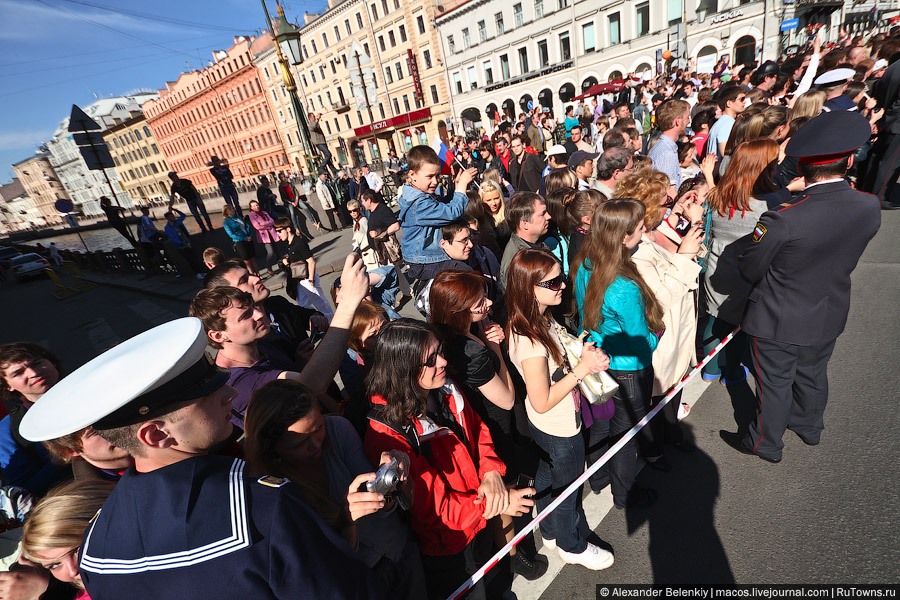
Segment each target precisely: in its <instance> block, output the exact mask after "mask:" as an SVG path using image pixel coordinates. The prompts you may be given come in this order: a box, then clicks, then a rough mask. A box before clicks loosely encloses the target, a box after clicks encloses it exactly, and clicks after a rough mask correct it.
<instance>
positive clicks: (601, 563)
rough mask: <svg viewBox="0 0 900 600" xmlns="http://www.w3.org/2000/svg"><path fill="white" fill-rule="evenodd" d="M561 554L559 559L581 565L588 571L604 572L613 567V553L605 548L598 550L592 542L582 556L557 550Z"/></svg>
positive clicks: (560, 549)
mask: <svg viewBox="0 0 900 600" xmlns="http://www.w3.org/2000/svg"><path fill="white" fill-rule="evenodd" d="M557 551H558V552H559V557H560V558H561V559H562V560H563V562H564V563H566V564H570V565H581V566H582V567H584V568H586V569H590V570H591V571H602V570H603V569H608V568H609V567H611V566H612V564H613V561H614V560H615V559H614V558H613V555H612V552H609V551H607V550H604V549H603V548H598V547H597V546H595V545H594V544H591V543H590V542H589V543H588V545H587V548H585V549H584V552H582V553H580V554H575V553H573V552H566V551H565V550H563V549H562V548H557Z"/></svg>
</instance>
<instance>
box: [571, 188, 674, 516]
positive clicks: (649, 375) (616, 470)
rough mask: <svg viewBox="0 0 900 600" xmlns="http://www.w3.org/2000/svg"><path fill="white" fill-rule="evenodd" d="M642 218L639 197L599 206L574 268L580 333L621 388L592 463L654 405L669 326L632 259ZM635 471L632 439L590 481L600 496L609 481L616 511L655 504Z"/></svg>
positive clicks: (594, 432) (596, 430) (596, 435)
mask: <svg viewBox="0 0 900 600" xmlns="http://www.w3.org/2000/svg"><path fill="white" fill-rule="evenodd" d="M616 189H617V190H618V187H617V188H616ZM644 212H645V211H644V205H643V204H641V203H640V202H639V201H638V200H635V199H633V198H615V199H613V200H610V201H608V202H604V203H603V204H601V205H600V206H599V207H598V208H597V212H595V213H594V218H593V220H592V221H591V231H590V234H589V235H588V239H587V241H586V242H585V245H584V247H583V248H582V249H581V252H580V253H579V255H578V257H577V258H576V259H575V262H574V263H573V265H572V270H573V272H574V273H576V275H575V302H576V304H577V306H578V316H579V318H580V321H581V328H582V330H587V331H589V332H590V334H589V338H590V339H591V341H594V342H596V344H597V345H598V346H599V347H601V348H603V350H604V351H605V352H606V353H607V354H608V355H609V356H610V365H609V373H610V375H612V376H613V377H614V378H615V379H616V380H617V381H618V382H619V392H618V393H617V394H616V396H615V397H614V398H613V400H612V402H614V403H615V413H614V415H613V417H612V419H611V420H610V421H609V427H608V432H607V431H605V430H606V429H607V428H605V427H602V426H600V427H592V428H591V432H590V438H589V440H590V441H589V444H590V448H589V452H588V460H589V461H592V460H594V459H595V458H599V456H600V455H602V454H603V452H604V451H605V450H606V444H609V443H612V442H614V441H616V440H617V438H619V437H621V436H622V434H623V433H625V432H626V431H628V430H629V429H631V428H632V427H633V426H634V425H635V424H636V423H637V422H638V421H640V420H641V419H642V418H643V417H644V415H645V414H647V409H648V407H649V406H650V400H651V395H652V392H653V351H654V350H655V349H656V346H657V345H658V343H659V337H660V336H661V335H662V334H663V327H664V326H663V319H662V317H663V311H662V307H661V306H660V305H659V302H657V300H656V296H654V295H653V292H652V291H651V290H650V288H649V286H648V285H647V284H646V282H645V281H644V279H643V277H641V274H640V273H639V272H638V269H637V267H636V266H635V264H634V261H633V260H632V259H631V255H632V253H633V252H634V251H635V249H636V248H637V246H638V244H640V242H641V236H643V234H644V232H645V231H646V227H645V226H644ZM595 425H596V423H595ZM607 434H608V436H607ZM640 439H641V444H642V446H644V447H643V448H642V454H643V455H644V456H648V455H651V454H652V450H651V449H650V446H649V444H648V443H647V442H648V441H649V437H642V438H640ZM635 467H636V461H635V442H634V440H633V439H632V440H631V441H629V442H628V443H627V444H625V446H624V447H623V448H622V449H621V450H619V451H618V452H617V453H616V454H615V455H614V456H613V457H612V459H610V461H609V463H608V464H607V466H606V467H605V468H603V469H600V470H599V471H597V473H595V474H594V475H593V476H592V477H591V479H590V483H591V489H592V490H594V492H595V493H599V492H600V491H601V490H602V489H603V488H604V487H606V485H607V484H610V483H611V484H612V494H613V503H614V504H615V506H616V508H625V507H626V506H628V507H647V506H650V505H651V504H653V503H654V502H655V501H656V498H657V495H656V492H655V491H653V490H650V489H646V488H641V487H638V486H637V485H635V483H634V479H635V475H636V468H635Z"/></svg>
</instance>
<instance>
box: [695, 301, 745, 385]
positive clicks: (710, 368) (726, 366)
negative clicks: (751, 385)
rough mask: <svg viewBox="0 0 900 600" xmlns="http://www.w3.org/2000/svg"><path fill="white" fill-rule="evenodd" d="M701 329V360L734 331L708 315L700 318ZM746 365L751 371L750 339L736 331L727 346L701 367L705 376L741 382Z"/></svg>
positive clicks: (727, 324)
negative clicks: (717, 376) (721, 377)
mask: <svg viewBox="0 0 900 600" xmlns="http://www.w3.org/2000/svg"><path fill="white" fill-rule="evenodd" d="M701 319H702V321H701V324H702V327H703V334H702V335H703V337H702V338H701V341H702V343H703V358H705V357H706V355H707V354H709V353H710V352H712V349H713V348H715V347H716V346H718V345H719V343H720V342H721V341H722V340H723V339H725V337H726V336H727V335H728V334H729V333H731V331H732V330H733V329H734V325H732V324H731V323H728V322H727V321H723V320H722V319H719V318H717V317H714V316H712V315H710V314H706V315H703V317H701ZM744 365H746V366H747V367H750V370H751V371H753V359H752V357H751V356H750V338H749V337H748V336H747V334H746V333H744V332H743V331H738V332H737V334H736V335H735V336H734V339H732V340H731V341H730V342H728V345H727V346H725V347H724V348H722V351H721V352H719V355H718V356H716V357H715V358H714V359H712V360H711V361H709V363H708V364H707V365H706V366H705V367H703V373H704V374H706V375H722V376H723V377H725V380H726V381H742V380H743V379H744V369H743V368H742V366H744Z"/></svg>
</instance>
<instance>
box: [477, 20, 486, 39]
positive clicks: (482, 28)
mask: <svg viewBox="0 0 900 600" xmlns="http://www.w3.org/2000/svg"><path fill="white" fill-rule="evenodd" d="M478 40H479V41H481V42H483V41H485V40H487V24H486V23H485V22H484V21H478Z"/></svg>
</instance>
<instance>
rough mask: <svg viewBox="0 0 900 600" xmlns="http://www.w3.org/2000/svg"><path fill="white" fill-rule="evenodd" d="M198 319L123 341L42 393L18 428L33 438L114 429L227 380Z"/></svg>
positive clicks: (172, 323)
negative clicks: (87, 429) (210, 353)
mask: <svg viewBox="0 0 900 600" xmlns="http://www.w3.org/2000/svg"><path fill="white" fill-rule="evenodd" d="M206 341H207V338H206V334H205V333H204V331H203V324H202V323H201V322H200V320H199V319H196V318H193V317H186V318H183V319H176V320H175V321H170V322H168V323H165V324H163V325H160V326H158V327H154V328H153V329H151V330H149V331H145V332H144V333H142V334H140V335H137V336H135V337H133V338H131V339H130V340H127V341H125V342H122V343H121V344H119V345H118V346H116V347H115V348H112V349H110V350H107V351H106V352H104V353H103V354H101V355H100V356H98V357H97V358H95V359H93V360H92V361H90V362H89V363H87V364H86V365H84V366H83V367H81V368H80V369H78V370H77V371H75V372H74V373H72V374H71V375H69V376H68V377H66V378H64V379H63V380H62V381H60V382H59V383H57V384H56V385H55V386H53V387H52V388H50V390H49V391H48V392H47V393H46V394H44V395H43V396H41V398H40V400H38V401H37V402H36V403H35V404H34V406H32V407H31V408H30V409H29V410H28V412H26V413H25V416H24V418H23V419H22V424H21V426H20V428H19V430H20V431H21V433H22V436H23V437H24V438H25V439H27V440H31V441H33V442H41V441H44V440H52V439H56V438H58V437H62V436H64V435H69V434H70V433H74V432H76V431H78V430H80V429H83V428H85V427H88V426H90V425H93V426H94V428H95V429H113V428H116V427H124V426H126V425H132V424H134V423H141V422H143V421H147V420H149V419H153V418H155V417H158V416H160V415H163V414H165V413H167V412H169V410H171V409H172V407H173V406H174V405H175V404H177V403H179V402H184V401H186V400H193V399H195V398H200V397H202V396H206V395H207V394H209V393H211V392H213V391H215V390H217V389H219V388H220V387H222V386H223V385H225V382H226V381H227V380H228V373H227V372H225V371H221V370H219V369H218V368H216V366H215V365H214V364H213V363H212V362H211V361H210V360H209V358H208V357H207V356H206Z"/></svg>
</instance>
